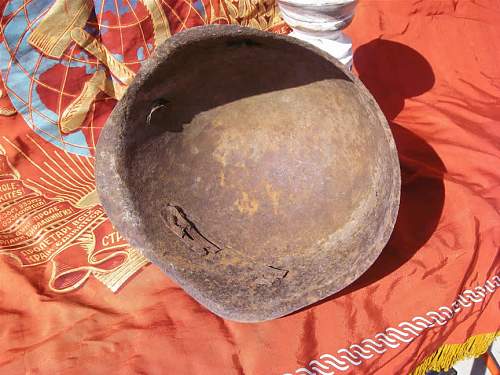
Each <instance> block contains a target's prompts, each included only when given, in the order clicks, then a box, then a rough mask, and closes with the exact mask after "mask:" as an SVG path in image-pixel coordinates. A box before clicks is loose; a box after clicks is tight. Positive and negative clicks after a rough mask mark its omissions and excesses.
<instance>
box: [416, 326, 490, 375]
mask: <svg viewBox="0 0 500 375" xmlns="http://www.w3.org/2000/svg"><path fill="white" fill-rule="evenodd" d="M497 336H499V331H497V332H494V333H485V334H482V335H477V336H472V337H469V338H468V339H467V341H465V342H464V343H463V344H446V345H443V346H441V347H440V348H439V349H438V350H436V351H435V352H434V353H432V354H431V355H430V356H429V357H427V358H426V359H425V360H424V361H423V362H422V363H420V364H419V365H418V367H417V368H416V369H415V370H413V372H412V373H411V375H425V374H427V372H428V371H447V370H449V369H450V368H451V367H452V366H453V365H454V364H455V363H457V362H458V361H461V360H463V359H467V358H477V357H479V356H481V355H483V354H484V353H486V351H487V350H488V348H489V347H490V345H491V344H492V343H493V341H494V340H495V338H496V337H497Z"/></svg>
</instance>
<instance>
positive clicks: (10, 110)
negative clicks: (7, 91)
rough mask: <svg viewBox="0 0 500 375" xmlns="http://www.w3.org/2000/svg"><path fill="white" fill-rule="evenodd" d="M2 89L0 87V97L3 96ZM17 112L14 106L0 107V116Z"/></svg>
mask: <svg viewBox="0 0 500 375" xmlns="http://www.w3.org/2000/svg"><path fill="white" fill-rule="evenodd" d="M3 96H4V94H3V90H2V89H0V99H1V98H3ZM16 113H17V111H16V110H15V109H14V108H6V107H0V116H13V115H15V114H16Z"/></svg>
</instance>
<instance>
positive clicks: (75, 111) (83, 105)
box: [59, 70, 106, 133]
mask: <svg viewBox="0 0 500 375" xmlns="http://www.w3.org/2000/svg"><path fill="white" fill-rule="evenodd" d="M105 81H106V73H105V72H104V71H103V70H98V71H97V72H95V73H94V75H93V76H92V78H90V79H89V80H88V81H87V82H85V85H84V86H83V90H82V92H81V93H80V95H78V97H77V98H76V99H75V100H74V101H73V102H72V103H71V104H70V105H69V106H68V107H67V108H66V110H65V111H64V112H63V114H62V116H61V119H60V121H59V126H60V128H61V132H63V133H71V132H72V131H75V130H76V129H78V128H79V127H81V126H82V124H83V121H84V120H85V117H86V116H87V112H88V111H89V110H90V106H91V105H92V103H93V102H94V100H95V98H96V96H97V94H98V93H99V92H100V91H101V90H102V88H103V87H104V85H105Z"/></svg>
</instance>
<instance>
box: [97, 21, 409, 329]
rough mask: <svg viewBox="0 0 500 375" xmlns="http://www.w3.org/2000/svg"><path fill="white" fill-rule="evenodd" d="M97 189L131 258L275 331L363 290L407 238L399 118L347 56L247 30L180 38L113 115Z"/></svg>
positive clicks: (215, 307)
mask: <svg viewBox="0 0 500 375" xmlns="http://www.w3.org/2000/svg"><path fill="white" fill-rule="evenodd" d="M96 179H97V191H98V194H99V197H100V200H101V202H102V205H103V206H104V208H105V210H106V212H107V214H108V216H109V218H110V219H111V221H112V222H113V224H114V225H115V226H116V227H117V229H118V230H119V231H120V233H121V234H122V235H123V236H125V237H126V238H127V240H128V241H129V242H130V244H131V245H132V246H134V247H135V248H137V249H139V250H140V251H141V252H142V253H143V254H144V255H145V256H146V257H147V258H148V259H150V260H151V261H152V262H153V263H154V264H156V265H157V266H158V267H160V268H161V269H162V270H163V271H164V272H165V273H166V274H167V275H169V276H170V277H171V278H172V279H173V280H175V281H176V282H177V283H178V284H179V285H180V286H181V287H182V288H183V289H184V290H185V291H186V292H187V293H188V294H190V295H191V296H192V297H193V298H194V299H196V300H197V301H199V302H200V303H201V304H203V305H204V306H206V307H207V308H208V309H209V310H211V311H212V312H214V313H215V314H217V315H219V316H222V317H224V318H228V319H232V320H237V321H246V322H254V321H263V320H268V319H272V318H276V317H280V316H283V315H286V314H289V313H291V312H293V311H295V310H298V309H300V308H303V307H305V306H307V305H309V304H312V303H314V302H317V301H319V300H321V299H323V298H325V297H327V296H330V295H332V294H333V293H336V292H338V291H339V290H341V289H343V288H345V287H346V286H347V285H349V284H351V283H352V282H353V281H354V280H356V279H357V278H358V277H359V276H360V275H361V274H362V273H364V272H365V271H366V270H367V269H368V267H370V265H371V264H372V263H373V262H374V261H375V259H376V258H377V257H378V255H379V254H380V252H381V251H382V249H383V247H384V246H385V244H386V242H387V241H388V239H389V236H390V234H391V232H392V229H393V227H394V223H395V220H396V216H397V210H398V206H399V196H400V184H401V183H400V170H399V163H398V157H397V151H396V147H395V144H394V140H393V138H392V135H391V132H390V129H389V127H388V125H387V122H386V120H385V118H384V116H383V114H382V113H381V111H380V109H379V107H378V106H377V104H376V103H375V101H374V99H373V98H372V96H371V95H370V94H369V93H368V91H367V90H366V89H365V87H364V86H363V85H362V84H361V83H360V81H359V80H358V79H357V78H355V77H354V76H353V75H352V74H351V73H350V72H348V71H346V69H344V67H343V66H342V65H341V64H340V63H339V62H338V61H336V60H335V59H334V58H332V57H330V56H328V55H327V54H325V53H324V52H322V51H321V50H319V49H317V48H315V47H313V46H311V45H308V44H306V43H304V42H302V41H299V40H296V39H293V38H291V37H288V36H283V35H275V34H271V33H266V32H262V31H258V30H253V29H248V28H243V27H239V26H203V27H198V28H193V29H190V30H187V31H184V32H181V33H179V34H177V35H175V36H173V37H172V38H171V39H169V40H167V41H166V42H165V43H164V44H163V45H161V46H159V47H158V48H157V50H156V54H155V56H153V57H152V58H151V59H149V60H148V61H147V62H146V63H145V64H144V66H143V67H142V68H141V70H140V71H139V73H138V74H137V76H136V78H135V80H134V82H133V83H132V84H131V85H130V87H129V88H128V90H127V92H126V93H125V95H124V96H123V98H122V99H121V100H120V101H119V102H118V104H117V105H116V107H115V109H114V110H113V112H112V114H111V116H110V118H109V119H108V121H107V123H106V125H105V127H104V129H103V131H102V134H101V137H100V140H99V143H98V146H97V154H96Z"/></svg>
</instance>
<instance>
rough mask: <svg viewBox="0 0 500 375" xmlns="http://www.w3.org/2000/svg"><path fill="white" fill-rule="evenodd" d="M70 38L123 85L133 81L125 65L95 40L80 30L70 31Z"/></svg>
mask: <svg viewBox="0 0 500 375" xmlns="http://www.w3.org/2000/svg"><path fill="white" fill-rule="evenodd" d="M71 38H72V39H73V40H74V41H75V42H76V43H77V44H78V45H79V46H80V47H82V48H84V49H85V50H87V52H89V53H91V54H92V55H94V56H95V57H96V58H97V59H98V60H99V61H100V62H102V63H103V64H104V65H106V66H107V67H108V68H109V71H110V72H111V74H113V75H114V76H115V77H116V78H118V79H119V80H120V81H121V82H122V83H124V84H125V85H129V84H130V83H131V82H132V80H133V79H134V76H135V73H134V72H133V71H132V70H130V69H129V68H128V67H127V66H126V65H125V64H123V63H121V62H120V61H118V60H117V59H116V58H115V57H114V56H113V55H112V54H111V52H109V50H108V49H107V48H106V47H105V46H104V45H103V44H102V43H101V42H99V41H98V40H97V39H95V38H94V37H93V36H92V35H90V34H89V33H88V32H86V31H85V30H83V29H82V28H75V29H73V30H72V31H71Z"/></svg>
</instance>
